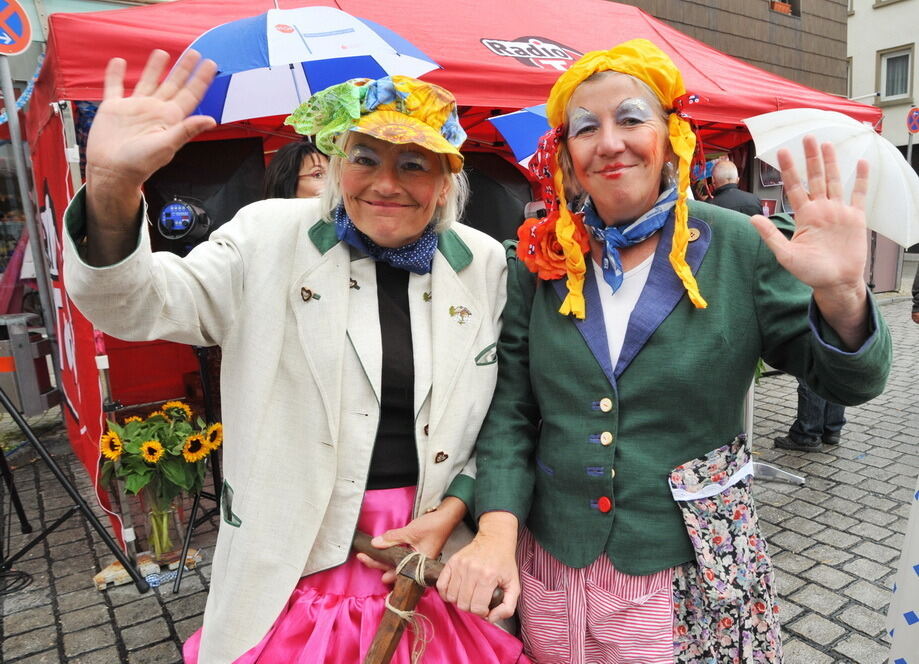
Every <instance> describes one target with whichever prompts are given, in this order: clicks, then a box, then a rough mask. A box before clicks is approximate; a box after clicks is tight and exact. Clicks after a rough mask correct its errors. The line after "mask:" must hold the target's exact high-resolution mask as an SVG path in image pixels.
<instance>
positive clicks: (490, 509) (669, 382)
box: [438, 40, 891, 664]
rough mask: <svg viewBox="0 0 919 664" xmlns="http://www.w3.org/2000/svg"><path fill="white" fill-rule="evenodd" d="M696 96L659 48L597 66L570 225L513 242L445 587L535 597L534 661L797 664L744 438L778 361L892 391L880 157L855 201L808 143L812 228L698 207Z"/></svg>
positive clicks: (835, 394)
mask: <svg viewBox="0 0 919 664" xmlns="http://www.w3.org/2000/svg"><path fill="white" fill-rule="evenodd" d="M690 101H691V97H689V96H688V95H687V94H686V90H685V89H684V86H683V81H682V77H681V75H680V72H679V71H678V70H677V68H676V67H675V66H674V64H673V63H672V62H671V60H670V59H669V58H668V57H667V55H665V54H664V53H663V52H662V51H661V50H660V49H658V48H657V47H656V46H654V45H653V44H652V43H650V42H648V41H645V40H633V41H629V42H626V43H624V44H621V45H619V46H617V47H615V48H613V49H611V50H609V51H596V52H592V53H588V54H587V55H585V56H584V57H582V58H581V59H580V60H579V61H578V62H576V63H575V64H574V65H573V66H572V67H571V68H570V69H569V70H567V71H566V72H564V73H563V74H562V75H561V77H560V78H559V79H558V81H557V82H556V84H555V86H554V87H553V89H552V92H551V94H550V97H549V100H548V104H547V110H548V117H549V120H550V124H551V125H552V126H553V127H554V128H553V129H552V130H551V131H550V132H549V133H548V134H546V136H545V137H544V138H543V141H542V143H541V146H540V149H539V151H538V152H537V155H536V156H535V157H534V159H533V163H532V164H531V168H533V170H534V174H535V175H536V177H537V178H538V179H539V180H540V182H541V183H542V185H543V189H544V198H545V202H546V208H547V212H548V214H547V216H545V217H543V218H541V219H530V220H527V221H526V222H525V223H524V224H523V226H522V227H521V229H520V231H519V234H518V235H519V243H518V244H517V246H516V248H515V249H512V250H511V251H509V256H508V259H509V272H508V302H507V305H506V308H505V311H504V324H503V329H502V333H501V339H500V341H499V344H498V367H499V369H498V385H497V388H496V391H495V396H494V400H493V402H492V407H491V410H490V412H489V415H488V417H487V418H486V420H485V423H484V425H483V428H482V430H481V432H480V434H479V437H478V440H477V465H478V475H477V480H476V518H477V520H478V524H479V532H478V534H477V536H476V538H475V539H474V540H473V542H472V543H471V544H470V545H469V546H467V547H466V549H464V550H463V551H461V552H460V553H458V554H457V555H456V556H454V557H453V558H451V560H450V561H449V562H448V564H447V568H446V571H445V573H444V575H443V576H442V577H441V579H440V581H439V583H438V587H439V589H440V591H441V593H442V594H443V595H444V597H445V599H447V600H448V601H453V602H456V603H457V604H458V605H459V607H460V608H463V609H468V610H471V611H473V612H474V613H477V614H480V615H488V617H489V618H491V619H498V618H502V617H506V616H508V615H510V614H511V613H513V611H514V609H515V607H516V608H517V609H518V615H519V618H520V622H521V630H522V637H523V640H524V643H525V646H526V652H527V654H528V655H529V656H530V657H531V658H532V659H533V660H534V661H535V662H572V663H583V662H590V663H592V664H593V663H600V662H602V663H610V664H613V663H619V662H623V663H624V662H642V663H643V664H652V663H664V662H667V663H670V662H676V663H680V664H683V663H688V662H775V663H777V662H781V659H782V650H781V642H780V633H779V632H780V630H779V624H778V616H779V607H778V604H777V602H776V593H775V583H774V576H773V571H772V566H771V563H770V560H769V556H768V553H767V550H766V544H765V542H764V540H763V538H762V534H761V532H760V529H759V526H758V524H757V518H756V512H755V509H754V506H753V503H752V501H751V496H750V486H749V484H750V479H751V474H752V461H751V452H750V443H749V441H747V440H746V439H745V437H744V436H743V435H742V434H739V433H738V432H741V431H742V430H743V409H744V408H743V407H744V398H745V395H746V392H747V389H748V387H749V385H750V382H751V380H752V378H753V375H754V371H755V367H756V365H757V361H758V360H759V359H760V358H763V359H765V361H766V362H768V363H769V364H770V365H771V366H773V367H776V368H779V369H782V370H783V371H787V372H789V373H791V374H794V375H796V376H800V377H802V378H803V379H804V380H805V381H806V382H807V383H808V384H809V385H810V386H811V387H812V388H813V389H814V390H816V391H817V392H819V393H821V394H822V395H823V396H824V397H826V398H828V399H831V400H832V401H834V402H837V403H842V404H854V403H860V402H863V401H865V400H867V399H870V398H872V397H873V396H875V395H877V394H878V393H879V392H880V391H881V390H882V389H883V386H884V383H885V380H886V376H887V371H888V368H889V364H890V355H891V350H890V337H889V333H888V331H887V328H886V327H885V325H884V323H883V321H882V320H881V318H880V316H879V314H878V312H877V309H876V308H875V306H874V305H873V304H872V302H871V298H870V295H869V293H868V290H867V287H866V285H865V282H864V280H863V277H862V275H863V272H864V266H865V256H866V253H867V251H866V239H865V238H866V230H865V221H864V214H863V211H862V209H861V208H862V199H863V196H864V192H865V190H866V188H867V167H866V166H865V165H861V166H860V169H859V176H858V183H857V185H856V187H855V194H854V195H853V200H852V202H851V204H849V203H847V202H846V201H843V200H842V194H841V191H842V188H841V186H840V183H839V177H838V173H837V169H836V163H835V156H834V154H833V151H832V148H831V147H829V146H824V148H823V149H822V150H820V149H818V146H817V145H816V142H815V141H813V139H809V140H806V141H805V149H806V152H807V155H808V167H807V174H806V177H807V187H806V188H805V186H804V184H803V183H802V182H801V179H800V178H799V176H798V174H797V173H796V172H795V170H794V168H793V166H792V164H791V160H790V158H789V156H788V155H787V154H785V155H783V157H782V165H783V176H784V178H785V186H786V191H787V194H788V196H789V200H790V201H791V203H792V205H793V206H794V209H795V210H796V211H797V220H796V223H797V230H796V231H795V232H794V235H793V236H792V237H791V238H790V239H789V238H787V237H786V236H785V235H783V233H782V232H781V231H780V230H779V228H777V226H776V224H787V225H788V226H789V228H786V229H785V230H790V224H789V223H788V222H789V220H788V219H784V220H782V219H777V220H775V221H772V220H769V219H767V218H765V217H762V216H755V217H753V218H752V219H751V218H750V217H746V216H744V215H741V214H739V213H736V212H732V211H730V210H726V209H723V208H717V207H714V206H711V205H708V204H705V203H698V202H695V201H687V200H686V192H687V189H688V187H689V165H690V161H691V158H692V155H693V152H694V149H695V136H694V135H693V132H692V131H691V128H690V126H689V123H688V121H687V115H688V112H689V110H690V109H691V106H689V103H690ZM751 222H752V223H751ZM532 273H535V276H534V274H532ZM518 533H519V538H518ZM496 586H500V587H502V588H503V589H504V592H505V601H504V603H503V604H502V605H500V606H498V607H496V608H495V609H494V610H492V611H491V612H490V613H489V611H488V609H487V605H488V599H489V597H490V595H491V592H492V590H493V589H494V588H495V587H496ZM518 597H519V602H518Z"/></svg>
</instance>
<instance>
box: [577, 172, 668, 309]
mask: <svg viewBox="0 0 919 664" xmlns="http://www.w3.org/2000/svg"><path fill="white" fill-rule="evenodd" d="M675 204H676V187H671V188H670V189H667V190H666V191H665V192H664V193H663V194H661V195H660V197H659V198H658V199H657V201H656V202H655V203H654V207H652V208H651V209H650V210H648V211H647V212H645V213H644V214H643V215H641V216H640V217H639V218H638V219H636V220H635V221H633V222H631V223H629V224H628V225H621V226H607V225H606V224H605V223H603V220H602V219H600V216H599V215H598V214H597V211H596V209H594V205H593V203H592V202H591V201H590V199H588V200H587V202H586V203H584V207H583V208H582V209H581V211H582V212H583V213H584V225H585V226H586V227H587V230H588V231H589V232H590V234H591V235H592V236H593V238H594V239H595V240H597V241H598V242H602V243H603V262H602V264H601V267H602V268H603V280H604V281H606V283H608V284H609V285H610V288H612V289H613V292H614V293H615V292H616V291H617V290H619V287H620V286H621V285H622V258H621V257H620V256H619V247H628V246H631V245H633V244H638V243H639V242H641V241H642V240H645V239H647V238H649V237H651V236H652V235H654V233H656V232H657V231H659V230H660V229H661V228H663V227H664V224H665V223H666V222H667V217H668V216H669V215H670V211H671V210H672V209H673V206H674V205H675Z"/></svg>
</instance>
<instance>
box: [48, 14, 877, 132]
mask: <svg viewBox="0 0 919 664" xmlns="http://www.w3.org/2000/svg"><path fill="white" fill-rule="evenodd" d="M279 5H280V7H281V8H282V9H283V8H291V7H298V6H305V5H328V6H337V7H339V8H340V9H343V10H344V11H347V12H349V13H351V14H354V15H356V16H360V17H363V18H367V19H370V20H372V21H376V22H378V23H381V24H383V25H386V26H387V27H389V28H391V29H392V30H395V31H396V32H398V33H399V34H400V35H402V36H404V37H405V38H407V39H409V40H410V41H411V42H412V43H414V44H415V45H416V46H418V47H419V48H421V49H422V50H423V51H424V52H425V53H427V54H428V55H429V56H431V57H432V58H433V59H434V60H436V61H437V62H439V63H440V64H441V65H442V66H443V69H442V70H440V71H434V72H431V73H430V74H427V75H425V77H424V78H425V79H427V80H430V81H432V82H436V83H439V84H440V85H443V86H444V87H446V88H447V89H449V90H451V91H452V92H453V93H454V94H455V95H456V98H457V101H458V102H459V104H460V105H461V106H466V107H478V108H480V109H481V108H485V109H502V110H512V109H516V108H521V107H523V106H531V105H535V104H540V103H543V102H544V101H545V99H546V96H547V94H548V91H549V89H550V87H551V86H552V83H553V82H554V81H555V79H556V78H557V77H558V72H559V67H564V66H565V64H566V63H569V62H570V61H571V60H570V58H576V57H577V56H578V54H580V53H584V52H586V51H590V50H594V49H602V48H610V47H611V46H613V45H615V44H617V43H619V42H622V41H625V40H627V39H631V38H634V37H645V38H647V39H650V40H651V41H653V42H655V43H656V44H657V45H658V46H660V47H661V48H662V49H663V50H664V51H666V52H667V53H668V54H669V55H670V56H671V57H672V58H673V59H674V61H675V62H676V64H677V66H678V67H679V68H680V70H681V71H682V72H683V76H684V78H685V81H686V87H687V89H688V91H689V92H690V93H694V94H696V95H698V97H699V102H698V103H697V104H694V105H693V106H692V115H693V117H694V119H695V120H696V122H697V123H698V125H699V126H700V128H701V130H702V132H703V135H704V136H705V139H706V142H707V143H709V144H711V145H713V146H723V147H731V146H733V145H736V144H737V143H739V142H743V141H746V140H748V137H749V136H748V134H747V132H746V129H745V127H744V126H743V125H742V120H743V119H744V118H747V117H750V116H753V115H758V114H760V113H766V112H769V111H775V110H779V109H784V108H794V107H810V108H822V109H828V110H834V111H839V112H841V113H845V114H847V115H850V116H852V117H854V118H856V119H858V120H862V121H865V122H871V123H872V124H877V123H878V122H879V121H880V118H881V110H880V109H878V108H876V107H874V106H868V105H865V104H860V103H857V102H852V101H849V100H847V99H845V98H842V97H837V96H835V95H830V94H827V93H824V92H820V91H818V90H813V89H811V88H808V87H806V86H804V85H800V84H798V83H795V82H793V81H791V80H788V79H785V78H782V77H781V76H777V75H775V74H771V73H769V72H767V71H764V70H762V69H759V68H757V67H754V66H752V65H749V64H746V63H744V62H742V61H740V60H737V59H735V58H732V57H730V56H728V55H725V54H724V53H721V52H720V51H717V50H715V49H714V48H712V47H710V46H707V45H706V44H703V43H702V42H699V41H697V40H695V39H693V38H691V37H689V36H687V35H684V34H683V33H681V32H679V31H678V30H676V29H675V28H672V27H670V26H669V25H667V24H666V23H663V22H662V21H659V20H657V19H655V18H653V17H652V16H649V15H648V14H646V13H644V12H643V11H641V10H640V9H638V8H636V7H632V6H630V5H623V4H618V3H615V2H607V1H606V0H564V1H563V2H548V1H546V2H538V3H537V2H533V0H500V1H499V2H490V3H483V2H481V0H451V1H450V2H446V3H440V2H418V1H417V0H387V1H386V2H380V1H379V0H338V1H337V2H324V1H322V0H319V1H309V0H306V1H304V0H280V1H279ZM273 7H274V2H273V0H176V2H170V3H164V4H157V5H150V6H145V7H137V8H130V9H119V10H110V11H103V12H91V13H81V14H68V13H57V14H52V15H51V17H50V32H51V35H50V38H49V50H48V56H47V59H46V62H45V68H44V69H45V71H43V72H42V75H41V79H40V81H39V90H38V92H37V96H39V97H40V99H36V100H35V101H36V102H37V103H36V104H35V105H34V106H33V108H36V107H37V108H38V109H41V103H42V102H48V101H54V100H57V99H68V100H98V99H100V98H101V96H102V72H103V70H104V68H105V63H106V61H107V60H108V59H109V58H111V57H113V56H116V55H117V56H121V57H125V58H127V59H128V61H129V62H128V64H129V66H128V83H129V85H133V81H134V80H136V77H137V75H138V74H139V72H140V70H141V67H142V66H143V63H144V61H145V59H146V55H147V52H148V51H149V50H150V49H152V48H162V49H165V50H166V51H168V52H170V53H171V54H173V55H174V56H175V55H178V54H179V53H180V52H181V51H182V50H183V49H184V48H185V47H186V46H187V45H188V44H189V43H190V42H191V41H192V40H194V39H195V38H196V37H197V36H198V35H199V34H201V33H202V32H204V31H205V30H207V29H209V28H211V27H213V26H215V25H219V24H221V23H225V22H227V21H232V20H234V19H237V18H242V17H245V16H251V15H253V14H257V13H260V12H263V11H267V10H268V9H270V8H273ZM45 108H47V104H45ZM39 113H41V110H39ZM466 122H468V118H466ZM33 123H38V125H39V126H40V125H41V124H43V120H42V119H41V118H32V119H31V122H30V125H33V126H34V124H33ZM464 123H465V122H464ZM486 124H490V123H486ZM483 131H484V130H483ZM482 135H485V134H484V133H483V134H482Z"/></svg>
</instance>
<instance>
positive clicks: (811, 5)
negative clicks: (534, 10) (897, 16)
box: [619, 0, 915, 95]
mask: <svg viewBox="0 0 919 664" xmlns="http://www.w3.org/2000/svg"><path fill="white" fill-rule="evenodd" d="M619 1H620V2H623V3H624V4H628V5H633V6H635V7H639V8H640V9H642V10H644V11H645V12H647V13H649V14H651V15H652V16H654V17H655V18H658V19H661V20H663V21H666V22H667V23H669V24H670V25H672V26H673V27H675V28H676V29H677V30H680V31H681V32H684V33H686V34H687V35H689V36H691V37H693V38H695V39H698V40H699V41H703V42H705V43H706V44H708V45H710V46H713V47H715V48H717V49H718V50H719V51H723V52H724V53H728V54H730V55H732V56H734V57H735V58H738V59H740V60H743V61H745V62H748V63H750V64H751V65H755V66H756V67H759V68H761V69H765V70H767V71H770V72H772V73H774V74H778V75H779V76H784V77H785V78H789V79H791V80H793V81H796V82H797V83H801V84H802V85H806V86H808V87H811V88H816V89H817V90H823V91H824V92H829V93H831V94H838V95H845V93H846V57H847V53H846V19H847V12H848V4H849V2H851V1H852V0H808V1H807V2H804V0H788V1H787V2H782V1H778V0H745V1H744V2H737V1H736V0H705V1H704V2H701V1H697V0H679V1H678V2H674V1H673V0H619ZM856 1H858V0H856ZM863 1H864V2H866V3H870V2H871V0H863ZM894 1H895V0H894ZM885 4H886V3H885ZM913 29H914V30H915V26H914V27H913Z"/></svg>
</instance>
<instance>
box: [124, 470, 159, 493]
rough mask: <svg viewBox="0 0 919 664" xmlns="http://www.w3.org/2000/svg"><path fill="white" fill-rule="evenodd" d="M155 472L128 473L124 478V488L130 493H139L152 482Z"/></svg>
mask: <svg viewBox="0 0 919 664" xmlns="http://www.w3.org/2000/svg"><path fill="white" fill-rule="evenodd" d="M151 477H153V473H148V474H146V475H136V474H135V475H127V476H126V477H125V480H124V490H125V491H127V492H128V493H131V494H134V495H137V493H138V492H139V491H140V490H141V489H143V488H144V487H145V486H147V485H148V484H149V483H150V479H151Z"/></svg>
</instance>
